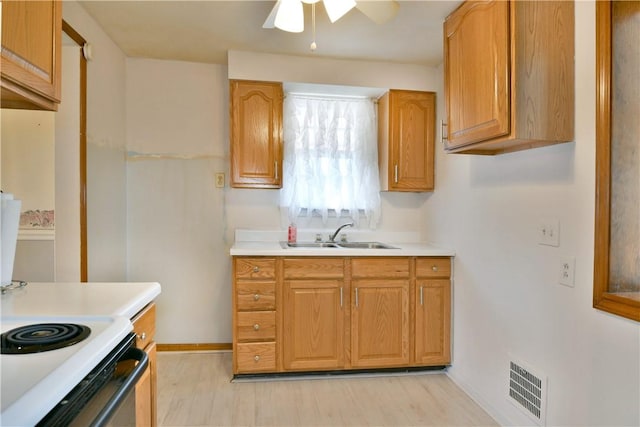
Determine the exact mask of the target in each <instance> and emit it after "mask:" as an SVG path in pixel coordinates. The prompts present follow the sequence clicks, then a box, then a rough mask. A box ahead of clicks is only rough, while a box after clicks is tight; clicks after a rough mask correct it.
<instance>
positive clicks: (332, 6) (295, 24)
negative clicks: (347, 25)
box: [262, 0, 400, 33]
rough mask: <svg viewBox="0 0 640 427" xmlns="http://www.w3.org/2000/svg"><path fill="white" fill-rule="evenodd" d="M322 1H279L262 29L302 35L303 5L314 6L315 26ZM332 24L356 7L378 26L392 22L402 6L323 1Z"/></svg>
mask: <svg viewBox="0 0 640 427" xmlns="http://www.w3.org/2000/svg"><path fill="white" fill-rule="evenodd" d="M319 2H320V0H277V1H276V4H275V6H274V7H273V9H272V10H271V13H269V16H268V17H267V20H266V21H264V25H262V28H278V29H281V30H283V31H289V32H292V33H300V32H302V31H304V14H303V9H302V3H308V4H311V5H312V6H313V8H312V14H313V21H314V24H315V5H316V3H319ZM322 3H323V5H324V8H325V10H326V11H327V15H328V16H329V20H330V21H331V23H334V22H336V21H337V20H338V19H340V18H341V17H343V16H344V15H345V14H346V13H347V12H349V11H350V10H351V9H353V8H354V7H355V8H356V9H358V10H360V12H362V13H364V14H365V15H366V16H367V17H369V18H370V19H371V20H372V21H374V22H375V23H377V24H383V23H385V22H387V21H389V20H391V19H392V18H393V17H394V16H395V15H396V13H397V12H398V8H399V7H400V5H399V4H398V2H397V1H396V0H360V1H357V2H356V1H355V0H322Z"/></svg>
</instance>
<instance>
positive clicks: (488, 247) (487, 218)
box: [425, 1, 640, 426]
mask: <svg viewBox="0 0 640 427" xmlns="http://www.w3.org/2000/svg"><path fill="white" fill-rule="evenodd" d="M575 40H576V63H575V64H576V129H575V136H576V138H575V139H576V140H575V143H568V144H562V145H558V146H552V147H547V148H539V149H534V150H528V151H523V152H518V153H512V154H506V155H501V156H496V157H482V156H467V155H446V154H444V153H443V151H442V150H437V158H436V164H437V168H436V170H437V185H436V191H435V193H434V195H433V197H432V198H431V199H430V200H429V201H428V203H427V208H426V215H425V221H426V223H427V234H428V235H429V236H430V237H431V238H432V239H433V240H435V241H437V242H439V243H441V244H442V245H445V246H448V247H453V248H455V249H456V251H457V256H456V258H455V271H454V275H455V288H454V311H453V344H454V351H453V366H452V367H451V369H450V371H449V374H450V375H451V377H452V378H454V379H455V380H456V381H457V382H458V383H459V384H461V385H463V386H464V388H465V389H466V390H467V391H468V392H470V393H471V394H472V395H473V396H475V397H476V398H477V399H478V400H479V401H480V402H481V403H483V405H484V406H485V407H486V408H488V409H489V410H490V411H491V412H492V414H493V415H494V416H495V417H496V418H497V419H498V421H500V422H501V423H502V424H504V425H527V424H533V423H532V422H531V421H530V420H529V419H528V418H527V417H525V416H524V415H522V414H521V413H520V412H519V411H518V410H517V409H516V408H515V406H513V405H511V403H509V402H508V401H507V399H506V389H507V384H508V383H507V372H508V361H509V360H510V359H509V358H510V356H511V357H513V358H515V359H519V360H521V361H523V362H525V363H528V364H529V365H531V366H533V367H534V368H535V369H537V370H538V371H540V372H541V373H543V374H546V375H547V376H548V407H547V425H581V426H583V425H602V426H604V425H607V426H613V425H616V426H619V425H620V426H621V425H634V426H637V425H640V362H639V361H640V346H639V343H640V329H639V327H638V324H637V323H635V322H631V321H628V320H625V319H622V318H620V317H617V316H612V315H609V314H606V313H603V312H600V311H598V310H595V309H593V308H592V294H593V291H592V289H593V246H594V243H593V242H594V232H593V229H594V206H595V192H594V186H595V125H594V123H595V121H594V117H595V7H594V3H593V2H587V1H585V2H576V36H575ZM439 108H440V111H443V106H442V104H440V106H439ZM544 218H557V219H559V221H560V246H559V247H552V246H542V245H539V244H538V243H537V241H538V239H537V235H536V229H537V226H538V222H539V221H540V220H541V219H544ZM565 256H570V257H575V260H576V264H575V265H576V273H575V287H572V288H571V287H566V286H561V285H559V284H558V283H557V278H558V275H559V273H558V271H559V265H560V262H561V259H562V257H565Z"/></svg>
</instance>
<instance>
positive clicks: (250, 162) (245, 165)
mask: <svg viewBox="0 0 640 427" xmlns="http://www.w3.org/2000/svg"><path fill="white" fill-rule="evenodd" d="M230 85H231V87H230V94H231V96H230V97H231V186H232V187H246V188H280V187H282V99H283V95H282V84H281V83H270V82H251V81H238V80H233V81H231V83H230Z"/></svg>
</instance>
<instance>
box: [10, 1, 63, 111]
mask: <svg viewBox="0 0 640 427" xmlns="http://www.w3.org/2000/svg"><path fill="white" fill-rule="evenodd" d="M61 40H62V1H57V0H51V1H3V2H2V55H1V59H0V70H2V71H1V76H2V78H1V86H2V108H19V109H28V110H50V111H56V110H57V109H58V104H59V103H60V89H61V86H60V64H61Z"/></svg>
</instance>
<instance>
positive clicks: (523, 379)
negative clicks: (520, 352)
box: [509, 361, 547, 425]
mask: <svg viewBox="0 0 640 427" xmlns="http://www.w3.org/2000/svg"><path fill="white" fill-rule="evenodd" d="M509 400H510V401H511V403H513V404H514V405H515V406H516V407H518V408H519V409H520V410H522V411H523V412H524V413H525V414H527V415H528V416H529V417H530V418H532V419H533V420H534V421H535V422H536V423H537V424H538V425H545V418H546V408H547V378H546V376H544V375H540V374H537V373H534V372H532V370H531V369H529V368H528V367H527V368H525V367H524V364H523V363H521V362H514V361H510V362H509Z"/></svg>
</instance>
